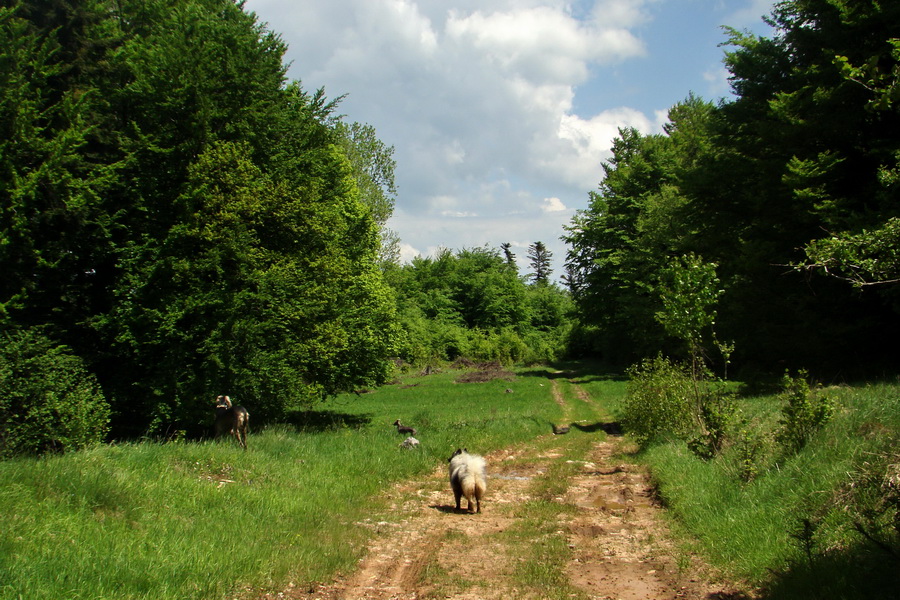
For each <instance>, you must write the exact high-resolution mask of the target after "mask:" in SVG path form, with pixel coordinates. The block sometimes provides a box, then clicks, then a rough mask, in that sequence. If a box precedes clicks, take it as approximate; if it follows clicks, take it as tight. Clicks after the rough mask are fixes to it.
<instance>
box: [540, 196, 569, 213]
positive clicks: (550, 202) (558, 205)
mask: <svg viewBox="0 0 900 600" xmlns="http://www.w3.org/2000/svg"><path fill="white" fill-rule="evenodd" d="M541 210H543V211H544V212H546V213H554V212H564V211H566V210H568V209H567V208H566V205H565V204H563V201H562V200H560V199H559V198H544V205H543V206H542V207H541Z"/></svg>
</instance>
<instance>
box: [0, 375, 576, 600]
mask: <svg viewBox="0 0 900 600" xmlns="http://www.w3.org/2000/svg"><path fill="white" fill-rule="evenodd" d="M530 374H532V375H535V376H522V377H518V378H515V379H514V380H512V381H506V380H496V381H491V382H487V383H472V384H458V383H454V378H455V377H456V376H458V375H459V373H458V372H447V373H439V374H436V375H431V376H429V377H413V378H407V379H405V380H404V381H403V382H401V383H400V384H398V385H394V386H388V387H385V388H382V389H379V390H377V391H375V392H372V393H367V394H362V395H360V396H355V395H349V396H345V397H340V398H336V399H333V400H332V401H330V402H327V403H323V404H321V405H319V406H316V407H314V410H312V411H310V412H308V413H305V414H303V415H298V416H297V418H296V419H295V420H294V423H293V425H291V426H288V425H281V426H277V427H271V428H268V429H266V430H265V431H261V432H251V435H250V438H249V450H247V451H246V452H244V451H242V450H240V449H239V448H237V447H236V446H235V445H234V444H232V443H229V442H211V441H207V442H199V443H170V444H154V443H141V444H119V445H109V446H97V447H94V448H91V449H88V450H85V451H82V452H76V453H71V454H67V455H63V456H49V457H45V458H40V459H18V460H12V461H7V462H2V463H0V511H2V513H3V515H4V519H3V525H2V527H0V598H2V599H8V598H9V599H13V598H29V599H34V598H54V599H58V598H72V599H75V598H91V599H105V598H109V599H121V598H127V599H132V598H134V599H139V598H140V599H144V598H146V599H151V598H152V599H154V600H166V599H170V598H171V599H176V598H177V599H187V598H197V599H201V598H204V599H205V598H222V597H225V596H226V595H231V594H235V593H240V588H242V587H249V588H253V589H263V590H265V589H278V588H280V587H281V586H283V585H285V583H286V582H287V581H297V582H304V581H316V580H323V579H327V578H328V577H330V576H333V575H334V573H336V572H339V571H342V570H345V569H349V568H351V567H352V565H354V564H355V562H356V560H357V559H358V558H359V554H360V552H361V549H362V547H363V543H364V541H365V540H364V536H365V535H366V529H365V528H362V527H359V526H357V525H356V524H357V523H359V522H362V521H364V520H365V519H367V518H368V517H370V516H371V515H372V514H373V512H375V511H377V510H379V507H378V506H375V505H373V504H372V499H373V498H374V497H376V496H377V494H378V492H380V491H381V490H383V489H384V487H385V486H387V485H389V484H391V483H392V482H395V481H398V480H401V479H403V478H408V477H412V476H414V475H416V474H419V473H423V472H427V471H429V470H431V469H433V468H435V467H436V466H437V465H438V464H440V463H442V462H443V461H445V460H446V458H447V457H448V456H449V455H450V453H451V452H452V450H453V449H455V448H456V447H460V446H467V447H468V448H469V449H471V450H473V451H477V452H489V451H490V450H493V449H495V448H499V447H502V446H506V445H509V444H513V443H516V442H519V441H522V440H526V439H530V438H532V437H534V436H536V435H538V434H541V433H546V431H547V429H548V423H549V422H551V421H553V420H555V419H557V418H558V417H559V412H560V409H559V406H558V405H557V404H556V403H555V402H553V401H552V398H551V397H550V387H549V386H548V385H544V386H542V385H541V383H545V384H546V382H547V380H546V378H545V377H543V376H541V373H540V372H536V373H535V372H530ZM507 390H510V391H509V392H508V391H507ZM248 408H249V409H250V411H251V412H252V410H253V407H252V405H250V406H248ZM397 418H400V419H401V420H402V421H403V422H404V423H408V424H410V425H412V426H414V427H416V428H417V429H418V430H419V433H418V435H417V438H418V439H419V441H420V446H419V448H418V449H415V450H411V451H409V450H402V449H400V448H399V447H398V445H399V443H400V441H401V440H402V439H403V438H402V436H400V435H398V434H397V432H396V430H395V429H394V428H393V427H392V426H391V423H393V421H394V420H395V419H397ZM210 420H211V421H212V415H211V416H210Z"/></svg>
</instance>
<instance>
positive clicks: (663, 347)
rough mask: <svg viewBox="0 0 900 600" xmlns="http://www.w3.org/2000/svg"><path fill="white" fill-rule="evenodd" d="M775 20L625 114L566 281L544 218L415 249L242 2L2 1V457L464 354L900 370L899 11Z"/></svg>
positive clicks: (390, 191)
mask: <svg viewBox="0 0 900 600" xmlns="http://www.w3.org/2000/svg"><path fill="white" fill-rule="evenodd" d="M769 19H770V22H771V24H772V25H773V27H774V32H775V34H774V35H773V36H772V37H771V38H760V37H756V36H753V35H751V34H748V33H744V32H740V31H736V30H729V40H728V43H727V45H726V47H727V50H726V52H725V64H726V66H727V68H728V70H729V72H730V80H731V85H732V88H733V91H734V98H733V99H731V100H727V101H721V102H719V103H713V102H709V101H706V100H703V99H701V98H699V97H697V96H695V95H693V94H690V93H689V91H687V90H686V91H685V93H686V98H685V100H684V101H683V102H681V103H679V104H678V105H676V106H674V107H672V108H671V110H670V112H669V121H668V123H667V124H666V125H665V128H664V132H663V133H660V134H653V135H643V134H641V133H639V132H638V131H636V130H633V129H623V130H621V131H620V132H619V137H618V138H617V139H616V140H615V141H614V144H613V148H612V158H611V159H610V160H609V161H608V162H607V163H606V164H603V165H599V164H598V173H597V179H598V183H599V187H598V189H597V190H595V191H590V192H587V191H586V193H589V195H590V205H589V208H588V209H586V210H584V211H581V212H580V213H579V214H577V216H576V217H575V218H574V219H573V220H572V222H571V223H570V224H569V226H568V227H567V233H566V236H565V241H566V243H567V245H568V248H569V249H568V252H567V256H566V257H565V272H564V273H563V274H562V277H561V278H560V280H561V284H560V283H556V282H555V281H554V278H553V277H552V275H551V273H550V272H548V271H549V269H548V267H547V265H548V264H549V263H548V258H549V257H548V256H547V251H546V248H545V247H544V245H543V244H542V243H541V242H535V243H534V244H533V245H532V246H531V248H530V249H529V257H528V258H529V259H530V261H531V265H532V267H533V272H531V273H527V274H526V273H521V272H519V270H518V269H517V267H516V263H515V260H514V257H512V255H511V253H510V247H509V245H508V244H507V245H504V246H503V247H501V248H497V249H495V248H487V247H483V248H463V249H456V250H451V249H447V250H445V251H443V252H441V253H439V254H438V255H436V256H433V257H419V258H417V259H415V260H413V261H412V262H410V263H408V264H400V262H399V260H398V258H397V257H398V253H397V251H396V248H397V243H398V240H397V238H396V234H394V233H393V232H391V231H390V230H389V229H388V228H387V225H386V224H387V221H388V219H389V217H390V216H391V214H392V210H393V206H394V203H395V201H396V200H397V198H396V195H397V190H396V189H395V187H394V181H393V173H394V168H395V166H396V165H395V163H394V159H393V148H391V147H389V146H386V145H385V144H384V143H383V142H381V141H380V140H379V139H378V137H377V132H376V131H375V130H374V128H373V127H371V126H370V125H367V124H361V123H356V122H353V121H352V120H351V119H350V118H348V117H345V116H342V115H340V113H339V106H340V101H341V97H340V96H335V97H329V96H328V95H327V94H326V92H325V90H323V89H315V90H308V89H305V88H304V86H303V84H302V83H301V82H299V81H291V80H288V78H287V76H286V65H285V63H284V54H285V51H286V47H285V44H284V42H283V41H282V40H281V38H280V37H279V35H278V33H277V32H274V31H271V30H270V29H268V28H267V26H265V25H263V24H261V23H259V22H258V21H257V19H256V17H255V15H254V14H253V13H251V12H248V11H247V10H245V9H244V6H243V3H242V2H234V1H232V0H181V1H178V2H175V1H171V0H117V1H115V2H112V1H110V0H82V1H78V2H74V1H69V0H49V1H47V2H34V1H31V0H25V1H21V0H20V1H15V2H12V1H9V0H2V1H0V57H2V60H0V78H2V85H0V169H2V174H0V264H2V265H3V267H4V277H3V278H2V279H0V337H2V348H0V414H3V415H4V419H5V420H7V421H8V422H7V423H4V429H3V431H4V433H3V435H2V437H0V456H2V457H6V456H13V455H17V454H23V453H24V454H30V453H42V452H47V451H61V450H68V449H73V448H79V447H82V446H84V445H86V444H89V443H92V442H96V441H98V440H106V439H134V438H140V437H150V438H155V439H160V438H161V439H180V438H182V437H197V436H203V435H207V434H208V433H209V421H210V414H211V409H212V401H213V398H215V397H216V395H218V394H221V393H223V391H224V390H227V391H228V393H230V394H231V395H232V396H234V397H235V398H238V399H241V400H245V401H251V400H252V404H253V406H254V419H255V422H257V423H266V422H273V421H277V420H279V419H283V418H285V417H286V416H287V415H288V414H289V413H291V412H292V411H297V410H301V409H305V408H308V407H310V406H313V405H315V403H316V402H319V401H321V400H323V399H326V398H329V397H333V396H334V395H336V394H339V393H342V392H352V391H361V390H365V389H367V388H372V387H377V386H379V385H382V384H384V383H387V382H389V381H391V380H392V378H393V377H395V375H396V373H397V371H398V369H404V368H406V369H408V368H416V369H421V368H426V367H428V366H432V365H437V364H439V363H441V362H445V361H455V360H478V361H498V362H501V363H526V364H527V363H541V362H544V363H546V362H550V361H553V360H558V359H564V358H570V357H586V356H590V357H596V358H599V359H601V360H603V361H604V362H606V363H607V364H610V365H615V366H618V367H621V368H624V367H627V366H628V365H630V364H634V363H635V362H637V361H639V360H640V359H642V358H646V357H652V356H655V355H657V354H658V353H665V354H667V355H671V356H675V357H678V356H681V357H684V358H688V357H693V358H697V357H700V356H702V360H703V361H704V362H708V363H709V365H710V366H711V367H712V368H714V370H715V371H716V372H717V373H719V374H722V375H724V374H726V372H730V373H731V374H732V375H733V376H734V377H736V378H739V379H742V380H749V379H753V378H756V377H761V376H764V375H767V374H775V375H776V376H779V375H780V374H783V373H784V371H785V370H786V369H801V368H802V369H808V370H809V371H810V372H812V373H815V374H816V376H817V377H820V378H822V379H826V380H845V379H852V378H856V377H879V376H883V375H888V374H893V373H894V372H895V370H896V359H897V358H898V355H897V352H898V351H897V344H896V343H895V340H896V339H897V334H898V333H900V312H898V309H900V297H898V289H900V288H898V286H897V282H898V280H900V252H898V249H900V243H898V242H900V204H898V202H897V200H898V194H900V86H898V77H900V4H898V3H893V2H874V1H869V0H786V1H784V2H781V3H779V4H777V5H776V8H775V10H774V12H773V13H772V15H771V16H770V17H769ZM667 315H668V316H667ZM673 315H681V317H680V318H681V329H679V322H678V318H675V317H673ZM692 316H695V317H696V318H694V319H693V320H691V317H692ZM687 321H690V322H689V323H687V324H685V323H686V322H687ZM685 327H687V329H684V328H685ZM684 341H688V342H689V343H688V344H687V345H685V344H684V343H683V342H684ZM11 415H16V416H17V417H16V419H15V420H13V419H12V418H11V417H10V416H11ZM14 421H15V422H14Z"/></svg>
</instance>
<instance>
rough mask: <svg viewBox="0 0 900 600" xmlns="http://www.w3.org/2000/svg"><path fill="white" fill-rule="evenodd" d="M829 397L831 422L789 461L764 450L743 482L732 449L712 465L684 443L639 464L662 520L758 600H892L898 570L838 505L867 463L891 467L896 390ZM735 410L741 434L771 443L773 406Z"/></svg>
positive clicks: (897, 451) (898, 433)
mask: <svg viewBox="0 0 900 600" xmlns="http://www.w3.org/2000/svg"><path fill="white" fill-rule="evenodd" d="M829 393H831V394H833V395H834V396H835V400H836V403H837V406H838V411H837V414H836V415H835V417H834V418H833V419H832V420H831V421H830V422H829V423H828V424H827V425H826V426H825V427H824V428H822V429H821V430H819V431H818V432H817V433H816V434H815V435H814V436H813V437H812V439H810V440H809V442H808V443H807V444H806V446H805V447H804V448H803V449H802V450H801V451H800V452H798V453H796V454H783V453H780V451H779V449H778V448H776V447H775V446H772V445H770V446H768V447H767V448H766V449H765V450H764V451H763V453H762V454H763V455H762V456H761V457H760V458H759V460H760V461H761V463H762V468H761V470H760V473H759V475H758V476H757V477H756V478H755V479H753V480H752V481H750V482H743V481H742V480H741V478H740V477H738V474H739V469H740V467H739V462H740V457H739V444H738V443H737V442H735V443H734V445H733V446H732V447H730V448H728V449H726V451H725V452H724V453H723V454H722V456H720V457H718V458H716V459H715V460H711V461H704V460H700V459H699V458H697V457H696V456H695V455H694V454H692V453H691V452H690V451H689V450H688V449H687V446H686V445H685V444H684V443H683V442H671V443H667V444H660V445H656V446H652V447H650V448H649V449H648V450H647V451H646V452H645V453H644V455H643V458H642V459H643V460H646V462H647V463H649V465H650V466H651V468H652V470H653V472H654V474H655V477H656V478H657V481H658V485H659V490H660V493H661V496H662V497H663V498H664V500H665V501H666V503H667V504H668V506H669V508H670V509H671V514H672V515H673V516H674V517H675V518H676V519H677V521H678V522H679V523H680V524H681V525H682V526H683V527H684V528H685V530H686V531H687V532H688V534H689V535H690V536H692V537H693V538H694V539H696V540H698V542H699V544H700V546H701V548H702V549H703V550H704V552H705V554H706V555H707V556H708V557H710V559H711V560H712V561H713V562H714V563H716V564H717V565H718V566H719V567H721V568H722V569H724V570H725V571H727V572H729V573H730V574H731V575H732V576H736V577H741V578H745V579H746V580H748V581H749V582H751V583H753V584H755V585H759V586H763V587H764V588H766V589H767V596H766V597H767V598H823V597H829V598H888V597H892V598H895V597H897V596H896V594H897V591H896V590H897V587H896V586H897V585H898V584H900V561H898V560H897V557H896V555H893V556H892V555H890V554H889V553H887V552H885V551H884V550H882V549H879V548H877V547H876V546H875V545H873V544H872V543H870V542H869V541H868V540H866V539H865V537H864V536H862V535H860V533H859V531H858V530H857V528H856V525H855V520H856V519H858V515H856V514H855V513H854V509H853V507H852V506H850V505H849V504H848V503H847V501H846V498H845V496H846V493H847V490H848V489H849V486H850V485H851V483H852V481H853V477H854V475H853V474H854V473H855V472H858V470H859V469H860V467H861V465H863V464H864V463H865V462H866V461H868V460H870V459H871V458H872V457H873V456H875V455H878V454H884V453H888V454H889V455H890V454H892V455H893V460H894V461H895V462H900V448H898V446H897V441H898V440H900V386H897V385H877V386H867V387H863V388H856V389H853V388H844V389H841V390H832V391H830V392H829ZM743 408H744V413H743V416H744V419H745V427H746V428H749V429H755V430H756V431H755V435H757V436H761V437H762V438H763V439H766V438H767V437H768V439H769V440H770V442H771V436H772V434H773V433H774V429H775V428H776V427H777V421H778V414H779V410H780V404H779V402H778V400H777V398H775V397H763V398H754V399H748V400H744V401H743ZM823 594H824V595H823Z"/></svg>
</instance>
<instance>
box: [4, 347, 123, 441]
mask: <svg viewBox="0 0 900 600" xmlns="http://www.w3.org/2000/svg"><path fill="white" fill-rule="evenodd" d="M0 346H2V347H0V458H9V457H12V456H15V455H22V454H43V453H45V452H54V451H55V452H62V451H67V450H74V449H77V448H82V447H84V446H87V445H89V444H93V443H96V442H99V441H102V440H103V438H104V436H105V435H106V433H107V431H108V428H109V414H110V411H109V405H108V404H107V402H106V399H105V398H104V396H103V393H102V392H101V390H100V386H99V385H98V383H97V381H96V379H95V378H94V377H93V375H91V374H89V373H88V372H87V371H86V370H85V368H84V364H83V363H82V361H81V359H80V358H78V357H77V356H74V355H73V354H72V353H71V352H70V351H69V349H68V348H66V347H65V346H59V345H56V344H54V343H53V342H52V341H51V340H50V339H49V338H47V337H46V336H45V335H43V334H42V333H40V332H38V331H35V330H28V331H14V332H7V333H4V334H2V335H0Z"/></svg>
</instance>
